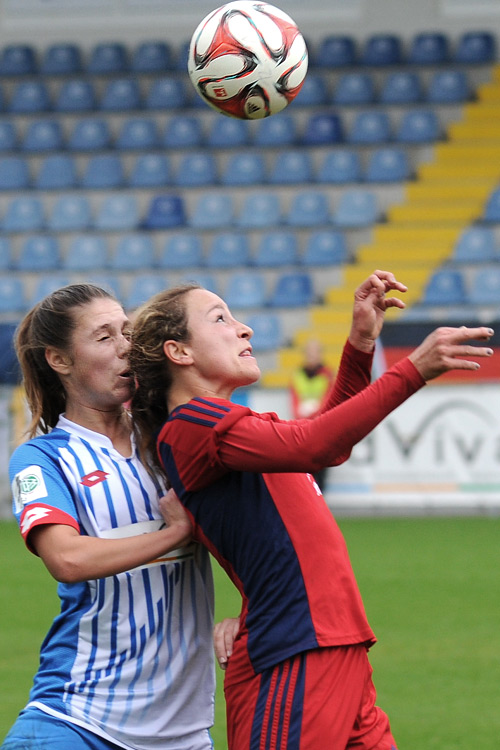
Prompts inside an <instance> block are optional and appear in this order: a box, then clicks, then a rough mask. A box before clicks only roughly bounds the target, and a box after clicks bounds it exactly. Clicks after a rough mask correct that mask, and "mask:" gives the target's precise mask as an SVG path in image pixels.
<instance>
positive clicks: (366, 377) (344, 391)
mask: <svg viewBox="0 0 500 750" xmlns="http://www.w3.org/2000/svg"><path fill="white" fill-rule="evenodd" d="M372 363H373V352H372V353H370V354H367V353H366V352H362V351H360V350H359V349H356V348H355V347H354V346H353V345H352V344H351V343H350V342H349V341H346V343H345V346H344V351H343V352H342V358H341V360H340V365H339V370H338V373H337V377H336V379H335V383H334V386H333V388H332V389H331V391H330V393H329V396H328V400H327V401H326V403H325V404H324V406H323V407H322V409H321V413H323V412H325V411H328V410H329V409H332V408H333V407H334V406H337V405H338V404H341V403H342V402H343V401H345V400H346V399H348V398H351V397H352V396H354V395H355V394H356V393H359V392H360V391H362V390H363V388H366V386H367V385H370V382H371V372H372Z"/></svg>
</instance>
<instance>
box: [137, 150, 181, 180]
mask: <svg viewBox="0 0 500 750" xmlns="http://www.w3.org/2000/svg"><path fill="white" fill-rule="evenodd" d="M170 182H171V179H170V161H169V159H168V157H167V156H165V154H157V153H149V152H148V153H145V154H141V155H140V156H138V157H137V159H136V160H135V162H134V165H133V167H132V171H131V173H130V177H129V185H130V186H131V187H138V188H146V187H163V186H165V185H168V184H170Z"/></svg>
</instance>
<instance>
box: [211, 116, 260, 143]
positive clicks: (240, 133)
mask: <svg viewBox="0 0 500 750" xmlns="http://www.w3.org/2000/svg"><path fill="white" fill-rule="evenodd" d="M207 142H208V145H209V146H215V147H221V148H230V147H235V146H246V145H247V144H248V143H250V133H249V127H248V122H247V121H246V120H236V119H235V118H233V117H225V116H224V115H216V116H215V117H214V118H213V120H212V123H211V126H210V130H209V133H208V139H207Z"/></svg>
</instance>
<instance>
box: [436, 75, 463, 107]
mask: <svg viewBox="0 0 500 750" xmlns="http://www.w3.org/2000/svg"><path fill="white" fill-rule="evenodd" d="M468 98H469V84H468V81H467V75H466V73H465V71H463V70H438V71H437V72H436V73H434V74H433V76H432V78H431V80H430V83H429V88H428V90H427V99H428V101H430V102H434V103H436V104H438V103H439V104H444V103H448V104H449V103H457V102H464V101H466V100H467V99H468Z"/></svg>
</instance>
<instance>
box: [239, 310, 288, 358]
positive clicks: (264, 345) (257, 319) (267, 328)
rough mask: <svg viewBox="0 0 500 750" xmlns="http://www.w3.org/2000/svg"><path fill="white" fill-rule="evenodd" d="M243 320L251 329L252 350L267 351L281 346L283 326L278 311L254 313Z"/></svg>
mask: <svg viewBox="0 0 500 750" xmlns="http://www.w3.org/2000/svg"><path fill="white" fill-rule="evenodd" d="M245 322H246V324H247V325H248V326H250V328H251V329H252V331H253V334H252V338H251V339H250V343H251V345H252V349H253V350H254V351H257V352H268V351H271V350H273V349H279V348H280V347H281V346H283V342H284V335H283V326H282V324H281V318H280V316H279V314H278V313H272V312H265V313H254V314H253V315H250V316H249V317H248V318H247V320H246V321H245Z"/></svg>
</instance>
